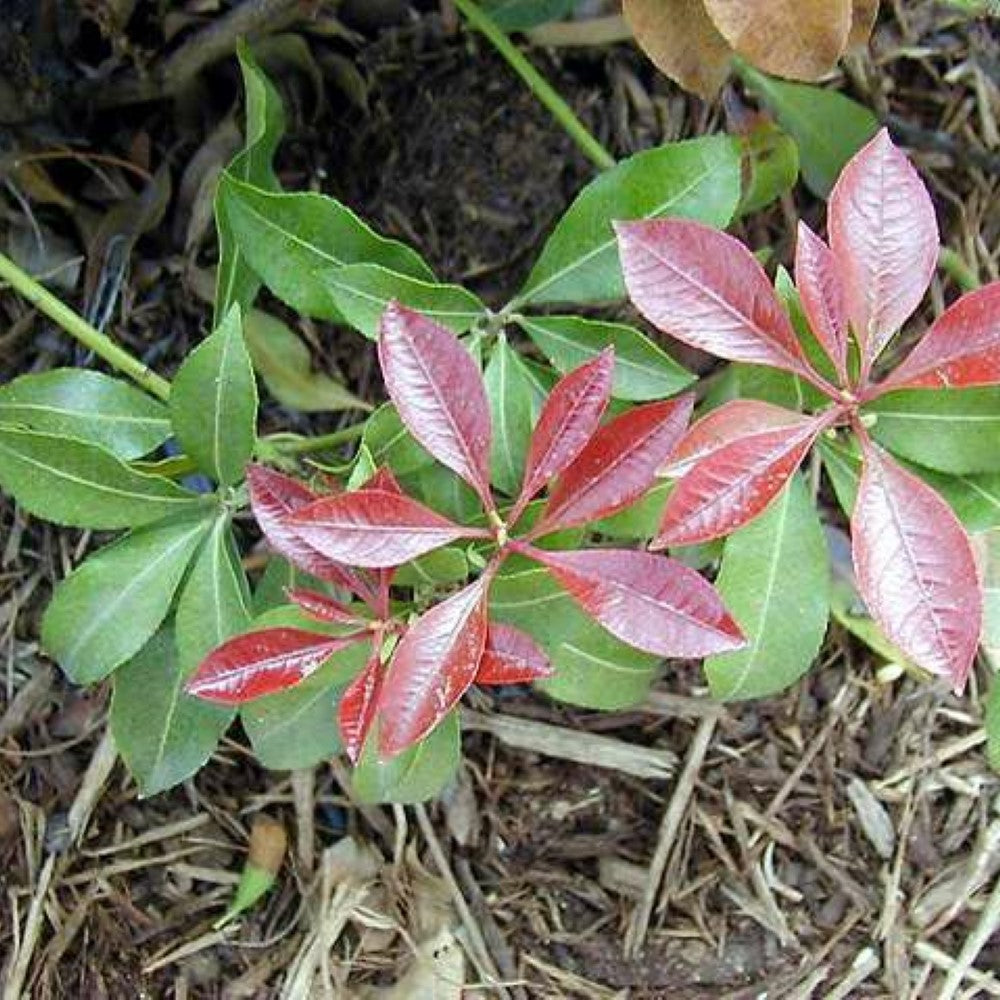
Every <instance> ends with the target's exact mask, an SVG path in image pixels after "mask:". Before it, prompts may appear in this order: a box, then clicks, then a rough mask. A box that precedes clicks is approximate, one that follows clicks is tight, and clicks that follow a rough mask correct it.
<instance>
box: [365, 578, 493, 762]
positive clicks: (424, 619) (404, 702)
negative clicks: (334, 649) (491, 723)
mask: <svg viewBox="0 0 1000 1000" xmlns="http://www.w3.org/2000/svg"><path fill="white" fill-rule="evenodd" d="M485 644H486V581H485V579H484V578H483V577H480V578H479V579H478V580H477V581H476V582H475V583H471V584H469V586H467V587H465V588H464V589H462V590H460V591H459V592H458V593H457V594H453V595H452V596H451V597H449V598H448V599H447V600H445V601H442V602H441V603H440V604H437V605H435V606H434V607H433V608H431V609H430V610H429V611H426V612H424V614H423V615H422V616H421V617H420V618H419V619H417V621H416V622H415V623H414V624H413V625H411V626H410V628H409V630H408V631H407V632H406V634H405V635H404V636H403V638H402V639H401V640H400V643H399V645H398V646H397V647H396V652H395V654H394V655H393V658H392V662H391V663H390V665H389V673H388V677H387V678H386V681H385V687H384V690H383V693H382V698H381V703H380V705H379V720H380V722H379V749H380V750H381V752H382V753H383V754H385V755H386V756H393V755H394V754H398V753H399V752H400V751H402V750H405V749H406V748H407V747H409V746H411V745H412V744H414V743H416V742H417V741H418V740H420V739H422V738H423V737H425V736H426V735H427V734H428V733H429V732H430V731H431V730H432V729H433V728H434V727H435V726H436V725H437V724H438V723H439V722H440V721H441V720H442V719H443V718H444V717H445V716H446V715H447V714H448V712H449V711H450V710H451V709H452V708H453V707H454V705H455V704H456V702H457V701H458V700H459V698H461V697H462V695H463V694H465V691H466V689H467V688H468V687H469V685H470V684H471V683H472V682H473V681H474V680H475V677H476V672H477V670H478V669H479V661H480V659H481V657H482V655H483V647H484V646H485Z"/></svg>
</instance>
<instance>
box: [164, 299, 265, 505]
mask: <svg viewBox="0 0 1000 1000" xmlns="http://www.w3.org/2000/svg"><path fill="white" fill-rule="evenodd" d="M170 416H171V419H172V420H173V424H174V430H175V431H176V432H177V438H178V440H179V441H180V443H181V446H182V447H183V448H184V450H185V452H187V454H188V455H190V456H191V458H193V459H194V460H195V462H197V463H198V467H199V468H200V469H201V470H202V471H203V472H207V473H208V474H209V475H210V476H212V477H213V478H214V479H215V480H216V482H218V483H221V484H223V485H226V486H231V485H232V484H233V483H237V482H239V481H240V480H241V479H242V478H243V472H244V469H245V468H246V464H247V462H249V461H250V458H251V456H252V455H253V448H254V442H255V440H256V436H257V381H256V379H255V378H254V374H253V365H252V364H251V362H250V354H249V353H248V351H247V349H246V344H244V342H243V328H242V324H241V322H240V309H239V306H235V305H234V306H232V307H231V308H230V310H229V312H228V313H226V318H225V319H224V320H223V321H222V323H221V324H220V325H219V327H218V329H217V330H216V331H215V332H214V333H213V334H212V335H211V336H210V337H207V338H206V339H205V340H204V341H202V343H201V344H199V345H198V347H196V348H195V349H194V351H192V352H191V354H189V355H188V357H187V359H186V360H185V362H184V364H182V365H181V367H180V371H178V372H177V376H176V377H175V378H174V382H173V386H172V387H171V390H170Z"/></svg>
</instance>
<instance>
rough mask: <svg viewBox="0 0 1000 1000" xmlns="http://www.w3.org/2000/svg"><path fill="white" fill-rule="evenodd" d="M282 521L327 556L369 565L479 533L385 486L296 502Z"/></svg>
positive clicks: (391, 562)
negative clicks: (301, 503) (303, 504)
mask: <svg viewBox="0 0 1000 1000" xmlns="http://www.w3.org/2000/svg"><path fill="white" fill-rule="evenodd" d="M287 522H288V523H289V524H290V525H291V526H292V527H293V529H294V530H295V531H296V532H298V534H299V536H300V537H301V538H303V539H304V540H305V541H306V542H307V543H308V544H309V545H311V546H312V547H313V548H314V549H316V550H317V551H318V552H321V553H322V554H323V555H325V556H327V557H328V558H330V559H335V560H337V561H338V562H347V563H351V564H353V565H355V566H365V567H368V568H371V569H381V568H383V567H389V566H401V565H402V564H403V563H405V562H409V561H410V560H411V559H416V558H417V556H422V555H425V554H426V553H427V552H431V551H432V550H433V549H437V548H440V547H441V546H442V545H448V544H449V543H451V542H455V541H458V539H460V538H475V537H479V536H481V535H482V534H483V532H477V531H475V530H474V529H471V528H464V527H462V525H460V524H455V523H454V522H453V521H449V520H448V519H447V518H446V517H442V516H441V515H440V514H438V513H436V512H435V511H433V510H431V509H430V507H425V506H424V505H423V504H421V503H417V501H416V500H412V499H410V497H408V496H405V495H403V494H401V493H394V492H390V491H388V490H369V489H362V490H355V491H354V492H352V493H341V494H340V495H339V496H335V497H323V498H322V499H320V500H315V501H314V502H313V503H311V504H309V505H308V506H307V507H301V508H299V509H298V510H297V511H295V512H294V513H292V514H291V515H289V516H288V518H287Z"/></svg>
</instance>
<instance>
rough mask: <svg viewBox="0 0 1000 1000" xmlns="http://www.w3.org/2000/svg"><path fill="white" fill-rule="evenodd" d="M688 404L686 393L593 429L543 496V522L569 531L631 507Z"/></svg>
mask: <svg viewBox="0 0 1000 1000" xmlns="http://www.w3.org/2000/svg"><path fill="white" fill-rule="evenodd" d="M693 405H694V399H693V397H692V396H690V395H687V396H682V397H681V398H679V399H669V400H665V401H664V402H662V403H645V404H643V405H642V406H637V407H635V408H634V409H631V410H627V411H626V412H625V413H623V414H622V415H621V416H620V417H615V419H614V420H612V421H611V422H610V423H607V424H605V425H604V426H603V427H601V428H599V429H598V430H597V433H596V434H594V436H593V438H591V440H590V442H589V443H588V444H587V446H586V447H585V448H584V449H583V451H582V452H580V454H579V456H578V457H577V458H576V460H575V461H574V462H573V464H572V465H570V467H569V468H568V469H566V471H565V472H564V473H563V474H562V475H561V476H560V477H559V479H558V481H557V482H556V485H555V486H554V487H553V488H552V490H551V492H550V493H549V502H548V505H547V506H546V508H545V513H544V515H543V519H542V520H543V524H544V525H545V526H546V527H547V528H555V527H558V528H569V527H572V526H574V525H577V524H586V523H588V522H590V521H594V520H597V519H598V518H602V517H609V516H610V515H612V514H614V513H616V512H617V511H619V510H622V509H624V508H625V507H628V506H629V505H630V504H633V503H635V501H636V500H638V499H639V498H640V497H641V496H642V495H643V494H644V493H645V492H646V491H647V490H649V489H650V487H651V486H652V485H653V483H654V482H655V480H656V471H657V469H659V468H660V467H661V466H662V465H663V464H664V462H665V461H666V460H667V459H668V458H669V457H670V454H671V453H672V452H673V450H674V448H676V447H677V443H678V442H679V441H680V439H681V436H682V435H683V433H684V430H685V428H686V427H687V423H688V419H689V417H690V416H691V408H692V406H693Z"/></svg>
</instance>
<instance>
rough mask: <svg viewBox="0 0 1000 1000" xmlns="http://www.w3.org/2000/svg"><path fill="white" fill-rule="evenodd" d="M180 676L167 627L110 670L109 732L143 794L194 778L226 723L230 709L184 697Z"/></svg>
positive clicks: (178, 664) (184, 676) (146, 794)
mask: <svg viewBox="0 0 1000 1000" xmlns="http://www.w3.org/2000/svg"><path fill="white" fill-rule="evenodd" d="M186 676H187V675H186V673H185V671H184V669H183V667H182V666H181V662H180V659H179V656H178V654H177V651H176V649H175V648H174V637H173V632H172V630H170V629H163V630H161V631H160V632H158V633H157V634H156V635H155V636H153V638H152V639H150V640H149V642H147V643H146V645H145V646H144V647H143V648H142V649H141V650H140V651H139V653H137V654H136V655H135V656H134V657H133V658H132V659H131V660H129V661H128V663H126V664H124V665H123V666H122V667H120V668H119V669H118V670H117V671H116V672H115V675H114V694H113V696H112V699H111V716H110V723H111V732H112V734H113V735H114V739H115V746H116V747H117V749H118V752H119V753H120V754H121V755H122V759H123V760H124V761H125V764H126V766H127V767H128V769H129V772H130V773H131V775H132V777H133V778H135V780H136V783H137V784H138V786H139V791H140V792H141V793H142V795H143V796H148V795H155V794H157V793H158V792H162V791H165V790H166V789H168V788H172V787H173V786H174V785H177V784H179V783H180V782H182V781H184V780H185V779H187V778H189V777H191V775H193V774H195V773H196V772H197V771H198V769H199V768H201V766H202V765H203V764H204V763H205V762H206V761H207V760H208V758H209V757H210V756H211V755H212V753H213V751H214V750H215V748H216V746H217V745H218V742H219V740H220V738H221V737H222V734H223V733H225V731H226V729H228V728H229V723H230V722H231V721H232V718H233V712H232V709H230V708H225V707H222V706H219V705H210V704H208V703H207V702H204V701H199V700H198V699H197V698H192V697H191V696H190V695H187V694H185V693H184V691H183V687H184V680H185V678H186Z"/></svg>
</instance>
